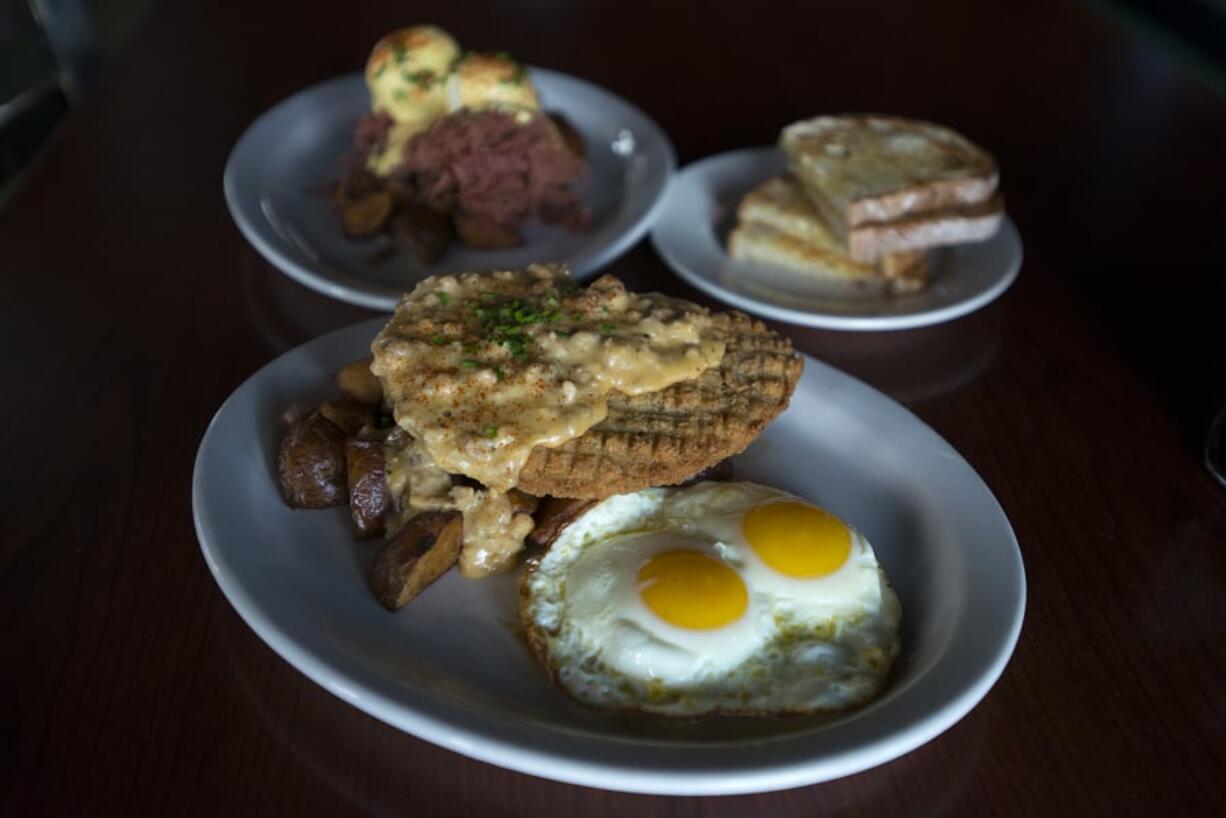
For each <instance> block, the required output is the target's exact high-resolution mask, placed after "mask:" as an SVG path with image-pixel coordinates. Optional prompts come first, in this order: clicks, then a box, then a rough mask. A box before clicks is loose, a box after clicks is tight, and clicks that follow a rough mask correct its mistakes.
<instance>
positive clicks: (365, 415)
mask: <svg viewBox="0 0 1226 818" xmlns="http://www.w3.org/2000/svg"><path fill="white" fill-rule="evenodd" d="M319 414H321V415H323V416H324V417H326V418H327V419H328V420H330V421H332V422H333V423H335V424H336V425H337V426H339V427H341V428H342V429H344V430H345V434H347V435H350V436H352V435H356V434H357V433H358V432H360V431H362V428H363V427H364V426H370V425H372V424H374V422H375V408H374V407H373V406H370V405H369V404H365V403H359V402H358V401H356V400H354V399H353V398H350V397H343V398H341V399H340V400H328V401H324V402H323V403H321V404H320V405H319Z"/></svg>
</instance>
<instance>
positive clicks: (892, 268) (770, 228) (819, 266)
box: [728, 176, 929, 292]
mask: <svg viewBox="0 0 1226 818" xmlns="http://www.w3.org/2000/svg"><path fill="white" fill-rule="evenodd" d="M728 254H729V255H730V256H732V257H733V258H736V259H741V260H744V261H756V262H764V263H767V264H774V265H778V266H783V267H788V268H790V269H794V270H800V271H803V272H806V273H809V274H811V275H814V276H816V277H818V278H823V279H828V280H833V281H846V282H861V283H871V284H876V285H882V284H884V285H885V286H886V288H887V289H889V290H892V291H895V292H912V291H915V290H918V289H920V288H922V287H923V286H924V284H925V283H926V282H927V276H928V267H929V263H928V252H927V250H925V249H918V250H908V251H904V252H901V253H886V254H882V255H880V257H879V260H878V262H877V263H876V264H866V263H863V262H859V261H856V260H855V259H853V258H851V256H850V255H849V254H848V252H847V249H846V248H845V247H844V246H843V245H842V243H841V242H840V241H839V240H838V239H837V238H836V237H835V235H834V232H833V231H832V230H831V229H830V226H829V225H828V224H827V223H826V222H825V220H824V219H822V217H821V216H820V215H819V214H818V212H817V211H816V210H815V209H814V207H813V205H812V204H811V203H810V201H809V199H808V198H807V197H806V196H805V194H804V192H803V191H802V189H801V187H800V185H799V184H798V183H797V182H796V180H795V179H793V178H792V177H790V176H777V177H775V178H773V179H768V180H767V181H765V182H763V183H762V184H761V185H759V186H758V187H757V188H755V189H754V190H752V191H751V192H750V193H749V194H748V195H746V196H745V198H744V199H742V200H741V204H740V207H739V208H738V209H737V227H736V229H735V230H733V231H732V233H731V235H729V237H728Z"/></svg>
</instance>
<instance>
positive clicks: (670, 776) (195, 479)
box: [191, 318, 1028, 795]
mask: <svg viewBox="0 0 1226 818" xmlns="http://www.w3.org/2000/svg"><path fill="white" fill-rule="evenodd" d="M384 322H385V319H383V318H374V319H370V320H367V321H361V322H358V323H355V324H351V325H349V326H346V327H342V328H340V329H337V330H334V331H332V332H330V333H327V334H326V335H323V336H319V337H317V338H315V339H313V340H311V341H308V342H306V343H304V344H301V345H299V346H297V347H294V348H292V349H290V350H287V351H286V352H284V353H282V354H281V355H279V356H277V358H275V359H273V360H272V361H270V362H269V363H267V364H265V365H264V366H263V367H261V368H260V369H259V370H257V371H256V372H255V373H254V374H252V375H251V376H250V377H248V378H247V379H245V380H244V381H243V382H242V384H240V385H239V386H238V387H237V388H236V389H235V390H234V391H233V392H232V393H231V394H230V395H229V396H228V397H227V398H226V400H225V401H224V402H223V403H222V404H221V406H220V407H219V408H218V410H217V412H216V413H215V414H214V415H213V417H212V418H211V419H210V421H209V424H208V426H207V427H206V429H205V432H204V434H203V435H202V437H201V442H200V445H199V448H198V450H197V453H196V458H195V461H194V463H193V468H192V491H191V500H192V519H193V525H194V529H195V532H196V536H197V540H198V543H199V546H200V550H201V554H202V556H203V558H204V561H205V563H206V565H207V566H208V568H209V572H210V573H211V574H212V576H213V578H214V581H215V582H216V583H217V585H218V587H219V588H220V590H221V591H222V594H223V595H224V596H225V598H226V600H227V601H228V602H229V604H230V605H231V607H232V608H233V609H234V610H235V612H237V613H238V615H239V616H240V618H241V619H242V620H243V621H244V622H245V623H246V624H247V626H248V627H250V628H251V629H252V631H254V632H255V634H256V635H257V636H258V637H259V639H260V640H261V641H262V642H264V643H265V644H266V645H267V646H268V647H270V648H271V649H272V650H273V651H274V652H275V653H276V654H277V655H278V656H280V657H281V658H282V659H284V660H285V661H286V662H288V663H289V664H290V665H291V666H292V667H294V668H295V669H296V670H298V671H300V672H301V673H303V674H304V675H305V676H307V677H308V678H309V679H311V681H313V682H314V683H316V684H318V685H319V686H320V687H322V688H324V689H325V690H327V691H328V692H330V693H332V694H333V695H335V696H337V697H338V698H340V699H341V700H342V701H345V702H347V703H348V704H350V705H353V706H354V707H356V708H357V709H359V710H361V711H363V712H365V713H366V714H368V715H370V716H372V717H374V718H376V719H378V720H380V721H382V722H384V723H386V724H389V725H391V726H392V727H395V728H396V729H398V730H401V731H403V732H406V733H408V734H410V735H412V736H414V737H416V738H418V739H421V740H423V741H427V742H429V743H432V744H435V745H437V746H440V747H443V748H444V749H448V750H451V751H453V752H457V753H460V754H461V755H465V756H468V757H470V758H474V759H477V760H479V761H483V762H486V763H490V764H494V765H496V766H500V767H504V768H506V769H510V770H514V771H516V772H520V773H524V774H527V775H534V776H538V777H542V778H547V779H552V780H556V781H561V782H565V783H569V784H576V785H580V786H588V787H597V788H601V789H608V790H614V791H621V792H632V793H640V794H654V795H736V794H749V793H758V792H768V791H776V790H783V789H790V788H794V787H800V786H807V785H811V784H817V783H821V782H824V781H829V780H833V779H835V778H840V777H843V776H846V775H851V774H854V773H857V772H861V771H864V770H867V769H870V768H872V767H876V766H879V765H881V764H884V763H887V762H889V761H892V760H894V759H896V758H898V757H899V756H902V755H904V754H906V753H908V752H911V751H912V750H915V749H917V748H919V747H921V746H922V745H924V744H926V743H928V742H929V741H931V740H933V739H935V738H936V737H937V736H939V735H940V734H941V733H943V732H945V731H946V730H948V729H949V728H950V727H952V726H953V725H955V724H956V723H957V722H958V721H960V720H961V719H962V718H963V717H964V716H965V715H966V714H967V713H969V712H970V710H972V709H973V708H974V707H975V706H976V705H977V704H978V703H979V702H980V701H981V700H982V699H983V697H984V696H986V695H987V693H988V692H989V691H990V690H991V688H992V687H993V686H994V685H995V683H996V681H997V680H998V679H999V678H1000V676H1001V674H1002V673H1003V672H1004V669H1005V667H1006V666H1007V665H1008V663H1009V661H1010V659H1011V658H1012V655H1013V652H1014V650H1015V648H1016V645H1017V642H1018V639H1019V637H1020V634H1021V629H1022V625H1023V622H1024V619H1025V612H1026V606H1027V597H1028V588H1027V582H1026V574H1025V566H1024V562H1023V559H1022V554H1021V548H1020V546H1019V544H1018V541H1017V536H1016V533H1015V532H1014V530H1013V526H1012V524H1011V523H1010V522H1009V519H1008V517H1007V515H1006V514H1005V513H1004V509H1003V508H1002V507H1001V506H1000V503H999V501H998V500H997V499H996V496H995V495H994V494H993V493H992V491H991V488H990V487H989V486H988V485H987V483H986V482H985V481H984V480H983V478H982V477H981V476H980V475H979V473H978V471H977V470H975V468H974V467H973V466H972V465H971V464H970V463H969V462H968V461H966V459H965V458H963V457H962V456H961V454H959V453H958V452H957V450H955V449H954V448H953V447H952V446H951V445H950V444H949V443H948V442H947V441H945V439H944V438H943V437H941V436H940V435H939V434H938V433H937V432H936V431H935V430H934V429H932V428H931V427H930V426H928V425H927V424H926V423H924V421H923V420H922V419H920V418H919V417H917V416H915V415H914V413H912V412H911V411H910V410H909V409H907V408H906V407H905V406H902V405H901V404H899V403H898V402H897V401H894V400H893V399H892V398H890V397H889V396H888V395H885V394H884V393H881V392H880V391H879V390H876V389H874V388H873V387H872V386H869V385H868V384H866V383H864V382H863V381H860V380H859V379H857V378H855V377H853V376H851V375H848V374H847V373H844V372H842V371H841V370H838V369H836V368H835V367H832V366H830V365H829V364H825V363H823V362H821V361H819V360H817V359H815V358H812V357H811V356H808V355H805V356H804V357H805V365H806V367H810V366H812V367H815V368H819V369H822V370H827V371H828V373H832V374H833V375H834V376H835V377H836V378H840V379H845V383H847V384H849V385H851V386H853V388H856V389H864V390H868V391H870V392H872V393H875V394H876V395H877V396H878V397H879V398H881V399H883V400H885V401H886V402H888V404H890V405H892V408H893V409H894V410H897V411H901V412H904V413H906V415H908V416H909V419H910V421H911V422H913V423H916V424H919V426H921V427H922V428H923V429H924V430H925V431H926V433H927V434H929V435H931V436H932V437H933V438H934V439H935V440H936V441H939V442H940V443H941V444H943V445H944V447H945V448H947V449H948V451H949V452H950V453H951V454H952V455H953V456H954V457H956V458H957V460H960V461H961V463H962V465H963V466H965V467H966V469H968V470H969V472H970V474H971V475H973V477H974V479H975V481H976V485H977V487H979V488H981V489H982V491H983V492H984V493H985V495H986V497H985V499H986V500H987V501H989V502H990V506H989V510H990V511H991V513H992V516H993V517H994V518H996V521H997V522H999V523H1000V524H1002V526H1003V527H1002V529H1001V532H1000V533H1002V534H1003V535H1004V540H1005V541H1004V543H1003V544H1002V547H1003V548H1004V549H1005V551H1007V553H1008V556H1009V557H1010V558H1011V559H1010V566H1009V567H1010V569H1011V573H1012V574H1013V575H1014V577H1015V579H1016V582H1017V584H1016V588H1014V589H1012V590H1014V591H1015V592H1016V598H1017V603H1016V606H1015V608H1014V609H1013V611H1011V612H1009V616H1008V619H1009V624H1008V627H1007V632H1005V633H1004V634H1003V638H1002V639H1001V640H1000V641H999V642H998V643H997V644H996V646H995V649H994V650H993V651H992V652H991V659H990V661H988V662H987V664H986V665H985V666H984V667H982V668H981V669H980V671H979V672H978V675H976V676H974V678H973V679H971V680H970V681H969V682H968V683H964V684H963V685H962V687H961V690H960V692H959V693H958V694H957V695H955V696H953V697H952V698H949V699H948V700H944V703H943V706H941V707H939V708H936V709H934V710H932V711H930V712H928V713H925V714H924V715H922V716H920V717H917V718H915V719H913V720H912V721H911V722H909V723H908V724H907V726H906V727H905V729H901V730H895V731H892V732H888V733H887V734H885V735H883V736H880V737H878V738H876V739H875V740H874V741H871V742H868V743H866V744H863V745H860V746H857V747H856V748H855V749H854V750H849V751H847V752H844V753H842V754H841V755H838V756H836V757H834V758H831V759H819V761H818V762H817V763H814V762H811V761H810V762H808V763H806V759H804V758H793V760H792V763H790V764H787V765H780V766H777V767H768V768H749V769H744V768H737V767H727V768H720V769H714V768H710V769H708V768H702V769H698V770H693V769H689V770H685V771H683V772H682V771H678V770H670V769H664V770H660V769H655V768H648V767H645V766H637V767H636V766H634V765H633V763H632V762H633V760H632V759H620V760H619V761H618V762H617V763H614V762H613V761H611V760H609V759H607V758H606V759H604V760H598V759H592V758H587V757H584V758H580V757H576V756H573V755H566V754H564V753H562V752H556V751H555V752H549V751H547V750H544V749H541V747H539V746H538V747H525V746H524V745H523V744H522V743H517V742H516V741H514V740H511V739H508V737H507V732H508V731H507V730H506V729H505V725H501V724H489V725H486V724H483V723H482V720H481V718H480V714H474V713H473V712H472V711H470V710H467V709H466V708H464V707H463V706H461V705H458V704H455V703H451V702H441V703H437V704H436V703H435V702H434V700H430V701H431V704H432V705H436V706H434V712H430V711H427V710H425V709H423V708H421V707H414V706H413V704H412V703H406V702H405V701H404V699H403V697H402V698H399V699H397V698H395V697H393V696H391V695H389V694H388V693H387V692H385V691H384V690H380V689H375V688H373V687H372V686H371V685H370V684H367V683H365V682H364V681H362V680H361V679H358V678H356V677H357V676H359V675H361V674H359V673H357V672H355V671H353V670H346V669H345V668H343V667H335V666H333V665H331V664H329V663H328V662H326V661H325V660H324V659H323V658H321V657H319V656H317V655H316V654H315V652H314V651H313V650H312V649H311V648H310V647H308V646H306V645H302V644H299V643H298V641H297V640H296V639H295V638H294V636H293V635H292V634H291V633H289V632H288V629H287V628H286V627H285V626H283V625H282V624H281V623H279V622H278V621H276V619H275V617H273V616H271V615H270V614H269V613H268V612H267V611H266V610H265V609H264V608H263V606H262V605H261V603H260V602H259V600H258V599H256V598H255V596H254V595H253V594H252V593H251V592H250V590H249V589H248V588H247V587H246V585H245V584H244V582H243V581H242V580H241V579H240V578H239V577H238V576H237V574H235V573H234V572H232V571H231V570H230V566H229V565H228V564H227V562H226V560H225V558H224V556H223V555H221V554H220V553H219V552H221V551H224V548H222V547H220V546H218V545H216V544H215V543H217V542H218V541H219V538H218V537H217V535H215V534H214V533H213V531H212V522H211V521H210V519H209V512H208V511H206V508H207V506H208V503H207V498H206V497H205V494H204V492H205V482H206V477H207V475H206V472H207V471H208V469H209V468H210V464H209V462H208V458H209V456H210V454H211V448H210V447H211V443H210V441H211V440H212V439H213V436H214V435H215V434H217V432H216V429H217V428H218V427H219V425H220V423H221V422H222V419H223V418H224V417H225V415H226V414H227V412H228V411H229V410H230V409H231V407H232V406H233V405H234V404H235V403H237V401H238V399H239V397H240V395H241V393H243V392H244V391H247V390H255V389H256V388H257V384H258V383H259V382H260V381H261V380H262V379H264V378H268V377H270V374H271V373H272V372H274V371H276V369H277V368H278V367H279V366H280V365H282V361H283V360H284V359H286V358H288V357H289V356H291V355H295V354H303V355H306V354H309V353H310V352H312V351H315V350H320V349H325V348H328V347H331V346H333V345H339V344H342V343H344V341H345V339H346V336H348V335H350V334H354V335H357V334H365V333H366V332H368V331H369V332H370V333H371V334H373V332H374V331H377V328H378V327H379V326H381V325H382V324H383V323H384ZM922 678H923V677H922V676H921V677H919V679H917V680H916V681H919V680H921V679H922ZM558 695H559V696H561V695H562V694H561V693H560V692H559V694H558ZM869 707H872V705H869ZM457 720H462V721H465V722H467V723H465V724H457ZM474 724H477V725H480V726H483V727H486V728H487V729H486V730H485V731H484V732H482V731H481V730H480V729H479V728H476V727H474ZM818 734H819V735H820V731H818ZM812 735H813V734H812V733H804V734H798V735H795V736H790V737H786V738H784V739H781V740H791V741H796V742H802V741H803V740H805V739H810V738H811V736H812ZM581 740H586V741H587V742H590V743H595V744H598V745H599V746H600V747H602V748H608V747H611V746H633V743H631V744H630V745H626V743H625V741H626V740H624V739H616V740H614V739H611V738H607V737H603V736H601V737H591V736H587V737H584V738H583V739H581ZM744 746H745V745H744V744H743V743H740V742H737V743H734V744H733V746H732V748H731V753H733V754H735V753H736V752H737V748H740V749H741V750H743V749H744ZM706 751H707V752H712V750H710V749H707V750H706ZM729 760H732V759H731V757H730V759H729Z"/></svg>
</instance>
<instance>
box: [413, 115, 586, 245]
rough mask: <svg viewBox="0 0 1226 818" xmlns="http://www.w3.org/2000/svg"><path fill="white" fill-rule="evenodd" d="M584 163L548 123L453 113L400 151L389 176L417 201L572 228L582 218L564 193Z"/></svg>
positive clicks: (502, 221)
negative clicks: (399, 160) (414, 194)
mask: <svg viewBox="0 0 1226 818" xmlns="http://www.w3.org/2000/svg"><path fill="white" fill-rule="evenodd" d="M586 173H587V163H586V162H584V160H583V159H582V158H581V157H579V156H577V155H575V154H574V153H573V152H571V150H570V149H568V148H567V147H566V144H565V142H563V140H562V138H561V136H560V135H559V133H558V131H557V128H556V127H555V126H554V124H553V122H552V121H550V120H549V118H548V117H546V116H544V115H543V114H538V115H536V116H534V117H533V118H532V120H531V121H529V122H527V123H526V124H520V123H519V122H517V121H516V120H515V117H514V116H513V115H511V114H507V113H502V112H499V111H459V112H457V113H454V114H451V115H450V116H445V117H442V118H440V119H439V120H437V121H436V122H435V123H434V124H432V125H431V126H430V127H429V128H428V129H426V130H425V131H422V132H421V133H419V134H417V135H416V136H414V137H413V138H412V139H411V140H409V143H408V145H407V146H406V147H405V153H404V162H403V163H402V164H401V165H400V166H399V167H398V168H397V170H396V175H397V176H398V177H399V178H401V179H404V180H406V181H411V184H412V186H413V187H414V188H415V189H416V191H417V193H418V195H419V196H420V198H421V200H422V202H423V203H424V204H426V205H427V206H428V207H431V208H433V209H435V210H440V211H444V212H451V211H457V210H458V211H460V212H463V213H467V214H470V215H472V216H475V217H478V218H483V219H489V220H490V221H492V222H494V223H495V224H499V225H504V226H506V227H510V228H516V227H518V226H519V225H520V224H522V223H523V222H524V221H526V220H527V219H528V218H530V217H533V216H535V217H537V218H539V219H540V220H541V221H543V222H546V223H548V224H557V225H564V226H566V227H570V228H572V229H578V228H581V227H583V226H585V225H586V223H587V220H588V215H589V214H588V212H587V210H586V208H584V207H583V205H582V204H581V203H580V202H579V200H578V198H576V196H575V194H574V192H573V191H571V189H570V188H569V184H570V183H571V182H573V181H575V180H576V179H579V178H581V177H582V176H584V175H585V174H586Z"/></svg>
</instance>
